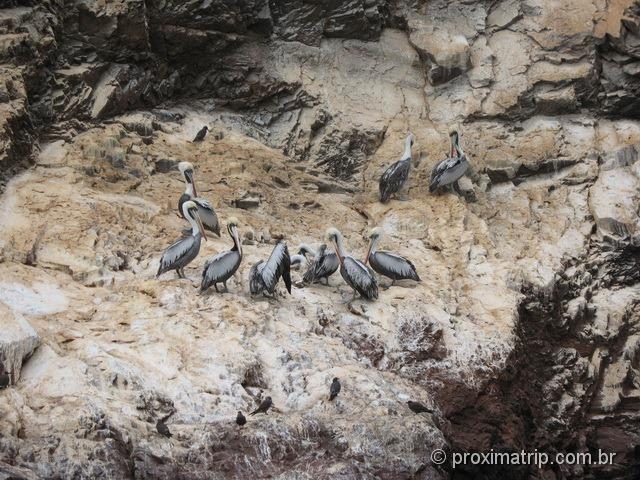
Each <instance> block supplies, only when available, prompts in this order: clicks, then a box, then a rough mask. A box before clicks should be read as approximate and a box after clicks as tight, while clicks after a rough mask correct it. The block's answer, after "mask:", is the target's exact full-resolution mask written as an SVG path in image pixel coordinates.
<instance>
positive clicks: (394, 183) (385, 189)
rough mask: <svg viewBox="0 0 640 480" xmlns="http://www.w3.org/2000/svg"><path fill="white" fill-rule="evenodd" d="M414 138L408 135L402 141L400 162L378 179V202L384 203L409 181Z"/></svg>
mask: <svg viewBox="0 0 640 480" xmlns="http://www.w3.org/2000/svg"><path fill="white" fill-rule="evenodd" d="M413 141H414V136H413V133H410V134H409V136H408V137H407V139H406V140H405V141H404V153H403V154H402V157H400V160H398V161H397V162H395V163H394V164H393V165H391V166H390V167H389V168H387V169H386V170H385V172H384V173H383V174H382V176H381V177H380V201H381V202H382V203H385V202H386V201H387V200H389V198H390V197H391V195H393V194H394V193H398V192H399V191H400V190H401V189H402V187H404V185H405V184H406V183H407V180H409V172H410V171H411V147H412V146H413Z"/></svg>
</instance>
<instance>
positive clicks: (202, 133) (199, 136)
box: [193, 125, 209, 142]
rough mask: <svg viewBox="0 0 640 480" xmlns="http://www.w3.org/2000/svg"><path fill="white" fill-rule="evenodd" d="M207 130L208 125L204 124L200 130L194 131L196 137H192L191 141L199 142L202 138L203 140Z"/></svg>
mask: <svg viewBox="0 0 640 480" xmlns="http://www.w3.org/2000/svg"><path fill="white" fill-rule="evenodd" d="M208 131H209V127H207V126H206V125H205V126H204V127H202V128H201V129H200V130H198V133H196V137H195V138H194V139H193V141H194V142H201V141H202V140H204V137H206V136H207V132H208Z"/></svg>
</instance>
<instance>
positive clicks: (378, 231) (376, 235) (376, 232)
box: [369, 227, 384, 239]
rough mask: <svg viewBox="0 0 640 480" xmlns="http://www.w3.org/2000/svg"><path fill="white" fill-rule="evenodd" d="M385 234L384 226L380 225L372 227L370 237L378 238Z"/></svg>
mask: <svg viewBox="0 0 640 480" xmlns="http://www.w3.org/2000/svg"><path fill="white" fill-rule="evenodd" d="M383 234H384V231H383V230H382V228H380V227H376V228H372V229H371V231H370V232H369V238H371V239H378V238H380V237H382V235H383Z"/></svg>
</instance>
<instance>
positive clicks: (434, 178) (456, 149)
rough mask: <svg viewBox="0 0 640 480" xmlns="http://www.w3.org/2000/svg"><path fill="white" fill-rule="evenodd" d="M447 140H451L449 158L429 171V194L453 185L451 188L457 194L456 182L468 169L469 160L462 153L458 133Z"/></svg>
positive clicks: (454, 133)
mask: <svg viewBox="0 0 640 480" xmlns="http://www.w3.org/2000/svg"><path fill="white" fill-rule="evenodd" d="M449 138H450V139H451V156H450V157H447V158H445V159H444V160H442V161H441V162H440V163H438V164H437V165H436V166H435V167H434V168H433V170H432V171H431V180H430V183H429V191H430V192H435V191H436V190H437V189H438V188H440V187H446V186H447V185H453V188H454V189H455V190H456V192H458V193H459V189H458V180H459V179H460V177H462V176H463V175H464V174H465V172H466V171H467V169H468V168H469V159H468V158H467V156H466V155H465V153H464V152H463V151H462V147H461V146H460V136H459V135H458V132H456V131H453V132H451V133H450V134H449Z"/></svg>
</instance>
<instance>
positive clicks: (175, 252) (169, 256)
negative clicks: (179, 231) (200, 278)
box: [157, 235, 200, 275]
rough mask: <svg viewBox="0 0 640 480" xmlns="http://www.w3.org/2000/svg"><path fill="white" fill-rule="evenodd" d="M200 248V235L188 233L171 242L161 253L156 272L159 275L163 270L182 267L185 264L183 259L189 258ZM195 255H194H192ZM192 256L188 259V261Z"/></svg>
mask: <svg viewBox="0 0 640 480" xmlns="http://www.w3.org/2000/svg"><path fill="white" fill-rule="evenodd" d="M194 250H195V253H196V255H197V252H198V251H199V250H200V235H196V236H193V235H188V236H185V237H182V238H181V239H180V240H178V241H177V242H175V243H173V244H172V245H170V246H169V247H167V249H166V250H165V251H164V253H163V254H162V258H161V259H160V266H159V268H158V274H157V275H161V274H162V273H164V272H168V271H169V270H173V269H176V268H182V267H183V266H184V265H185V263H184V262H185V260H187V259H189V257H191V256H192V255H193V253H194ZM193 256H194V257H195V255H193ZM191 260H193V258H191V259H189V261H191ZM187 263H188V262H187Z"/></svg>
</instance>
